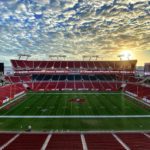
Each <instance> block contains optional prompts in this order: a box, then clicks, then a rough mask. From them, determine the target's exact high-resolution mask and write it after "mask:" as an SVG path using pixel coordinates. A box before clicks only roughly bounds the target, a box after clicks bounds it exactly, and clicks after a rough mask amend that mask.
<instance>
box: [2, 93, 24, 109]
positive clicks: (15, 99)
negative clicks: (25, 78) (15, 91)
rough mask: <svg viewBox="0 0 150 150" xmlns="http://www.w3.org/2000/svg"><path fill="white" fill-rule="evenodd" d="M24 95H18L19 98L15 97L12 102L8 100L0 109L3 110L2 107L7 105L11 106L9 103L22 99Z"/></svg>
mask: <svg viewBox="0 0 150 150" xmlns="http://www.w3.org/2000/svg"><path fill="white" fill-rule="evenodd" d="M25 95H26V93H24V94H22V95H20V96H17V97H16V98H14V99H13V100H9V102H7V103H6V104H3V105H2V106H0V109H2V108H4V107H6V106H7V105H9V104H11V103H13V102H15V101H17V100H18V99H20V98H22V97H23V96H25Z"/></svg>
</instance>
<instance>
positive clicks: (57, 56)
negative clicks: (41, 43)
mask: <svg viewBox="0 0 150 150" xmlns="http://www.w3.org/2000/svg"><path fill="white" fill-rule="evenodd" d="M49 58H50V59H51V60H52V59H53V58H54V59H55V58H56V59H57V60H59V59H61V58H63V59H64V60H65V58H66V56H65V55H49Z"/></svg>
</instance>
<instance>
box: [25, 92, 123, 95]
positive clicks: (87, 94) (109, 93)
mask: <svg viewBox="0 0 150 150" xmlns="http://www.w3.org/2000/svg"><path fill="white" fill-rule="evenodd" d="M28 94H33V95H34V94H35V95H36V94H52V95H58V94H61V95H64V94H79V95H80V94H87V95H91V94H98V95H99V94H112V95H113V94H114V95H116V94H117V95H119V94H120V95H121V94H122V93H92V92H91V93H80V92H79V93H40V92H39V93H28Z"/></svg>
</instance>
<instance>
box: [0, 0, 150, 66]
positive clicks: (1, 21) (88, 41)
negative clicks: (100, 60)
mask: <svg viewBox="0 0 150 150" xmlns="http://www.w3.org/2000/svg"><path fill="white" fill-rule="evenodd" d="M0 14H1V15H0V34H1V35H0V59H1V61H4V62H6V63H8V62H9V60H10V59H12V58H16V56H17V54H19V53H27V54H33V55H32V57H33V59H45V58H46V59H48V55H49V54H63V55H64V54H65V55H67V56H68V57H70V58H74V59H79V58H80V59H81V58H82V57H81V56H82V55H93V54H97V55H102V56H105V58H106V59H110V58H111V59H118V58H117V55H118V53H119V52H120V51H123V50H131V51H132V52H133V54H134V56H135V57H136V56H137V58H139V61H140V62H143V61H142V58H140V56H138V55H139V53H140V52H142V53H143V56H144V53H146V55H147V52H149V51H150V1H149V0H0ZM110 56H111V57H110ZM149 56H150V55H149ZM145 61H146V60H145ZM147 61H148V60H147Z"/></svg>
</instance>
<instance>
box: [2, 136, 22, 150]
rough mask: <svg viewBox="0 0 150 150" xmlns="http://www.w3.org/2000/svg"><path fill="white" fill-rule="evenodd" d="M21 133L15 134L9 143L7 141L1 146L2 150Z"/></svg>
mask: <svg viewBox="0 0 150 150" xmlns="http://www.w3.org/2000/svg"><path fill="white" fill-rule="evenodd" d="M19 135H20V134H17V135H15V136H14V137H12V138H11V139H10V140H9V141H8V142H7V143H5V144H4V145H2V146H1V147H0V150H3V149H5V147H7V146H8V145H9V144H10V143H12V142H13V141H14V140H15V139H16V138H17V137H18V136H19Z"/></svg>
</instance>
